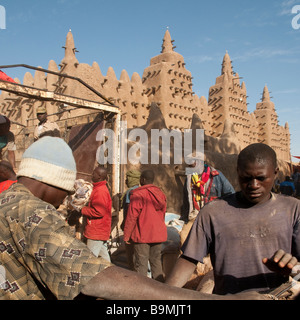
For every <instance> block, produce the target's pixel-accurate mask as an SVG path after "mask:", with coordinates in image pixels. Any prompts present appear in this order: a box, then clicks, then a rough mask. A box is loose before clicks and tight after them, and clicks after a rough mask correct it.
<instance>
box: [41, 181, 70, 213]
mask: <svg viewBox="0 0 300 320" xmlns="http://www.w3.org/2000/svg"><path fill="white" fill-rule="evenodd" d="M47 187H48V190H47V192H46V193H45V194H44V196H43V199H42V200H44V201H46V202H48V203H50V204H52V205H53V206H54V207H55V208H56V209H58V207H59V206H60V205H61V204H62V203H63V201H64V199H65V198H66V196H67V195H68V192H67V191H65V190H62V189H58V188H55V187H52V186H47Z"/></svg>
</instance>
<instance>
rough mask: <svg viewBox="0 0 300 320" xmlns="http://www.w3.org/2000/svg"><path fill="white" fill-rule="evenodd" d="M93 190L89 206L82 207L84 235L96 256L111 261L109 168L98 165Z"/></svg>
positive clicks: (93, 179)
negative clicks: (109, 251) (108, 247)
mask: <svg viewBox="0 0 300 320" xmlns="http://www.w3.org/2000/svg"><path fill="white" fill-rule="evenodd" d="M92 182H93V191H92V194H91V197H90V201H89V204H88V206H86V207H83V208H82V209H81V213H82V215H83V216H84V217H86V218H87V219H86V225H85V228H84V233H83V235H84V236H85V237H86V238H87V246H88V247H89V249H90V250H91V251H92V252H93V253H94V255H95V256H96V257H98V256H99V255H100V256H101V257H102V258H104V259H106V260H108V261H110V256H109V253H108V249H107V240H108V239H109V237H110V231H111V206H112V200H111V196H110V193H109V190H108V188H107V185H106V184H107V170H106V169H105V168H103V167H96V168H95V169H94V171H93V175H92Z"/></svg>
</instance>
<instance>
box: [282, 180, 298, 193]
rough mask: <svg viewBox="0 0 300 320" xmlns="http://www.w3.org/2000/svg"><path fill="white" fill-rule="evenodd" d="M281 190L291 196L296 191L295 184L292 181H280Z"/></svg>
mask: <svg viewBox="0 0 300 320" xmlns="http://www.w3.org/2000/svg"><path fill="white" fill-rule="evenodd" d="M279 188H280V192H281V193H282V194H285V195H288V196H291V195H293V193H294V192H295V185H294V183H293V182H292V181H283V182H281V183H280V187H279Z"/></svg>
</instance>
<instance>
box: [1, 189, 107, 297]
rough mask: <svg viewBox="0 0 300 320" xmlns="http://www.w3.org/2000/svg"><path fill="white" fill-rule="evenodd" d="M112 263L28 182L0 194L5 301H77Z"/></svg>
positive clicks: (2, 285) (2, 292)
mask: <svg viewBox="0 0 300 320" xmlns="http://www.w3.org/2000/svg"><path fill="white" fill-rule="evenodd" d="M109 265H110V263H109V262H107V261H106V260H104V259H102V258H96V257H95V256H94V255H93V254H92V252H91V251H90V250H89V249H88V248H87V246H86V245H85V244H84V243H82V242H81V241H80V240H77V239H75V238H73V237H72V236H70V234H69V230H68V225H67V224H66V222H65V219H64V217H63V216H62V215H61V214H60V213H59V212H57V211H56V209H55V208H54V207H53V206H52V205H50V204H48V203H46V202H44V201H42V200H40V199H38V198H36V197H35V196H33V195H32V194H31V192H30V191H29V190H28V189H27V188H25V187H24V186H23V185H22V184H19V183H16V184H14V185H13V186H12V187H11V188H9V189H8V190H7V191H5V192H3V193H2V194H0V300H1V299H5V300H40V299H47V298H49V297H53V296H54V297H55V298H57V299H60V300H71V299H73V298H75V297H76V296H77V295H78V294H79V293H80V291H81V289H82V287H83V286H84V285H85V284H86V283H87V282H88V281H89V280H90V279H91V278H93V277H94V276H95V275H96V274H97V273H99V272H101V271H102V270H104V269H105V268H106V267H108V266H109Z"/></svg>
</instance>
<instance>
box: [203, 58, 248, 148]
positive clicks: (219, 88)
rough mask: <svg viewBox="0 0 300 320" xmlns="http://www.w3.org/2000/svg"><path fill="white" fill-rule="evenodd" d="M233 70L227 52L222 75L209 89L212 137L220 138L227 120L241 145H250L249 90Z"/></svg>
mask: <svg viewBox="0 0 300 320" xmlns="http://www.w3.org/2000/svg"><path fill="white" fill-rule="evenodd" d="M240 79H241V78H240V77H239V75H238V73H235V72H234V71H233V68H232V62H231V59H230V57H229V54H228V52H226V54H225V56H224V58H223V62H222V70H221V75H220V76H219V77H217V79H216V83H215V85H213V86H212V87H210V89H209V97H208V106H209V108H210V109H211V117H212V118H211V122H212V125H211V135H212V136H214V137H219V136H220V135H221V134H222V132H223V130H224V124H225V121H226V120H227V119H229V121H230V122H231V123H233V124H234V129H235V133H236V135H237V137H238V138H239V140H240V142H241V145H242V146H244V145H245V146H246V145H247V144H249V139H250V137H249V129H250V115H249V112H248V111H247V90H246V85H245V83H244V82H242V84H240Z"/></svg>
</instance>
